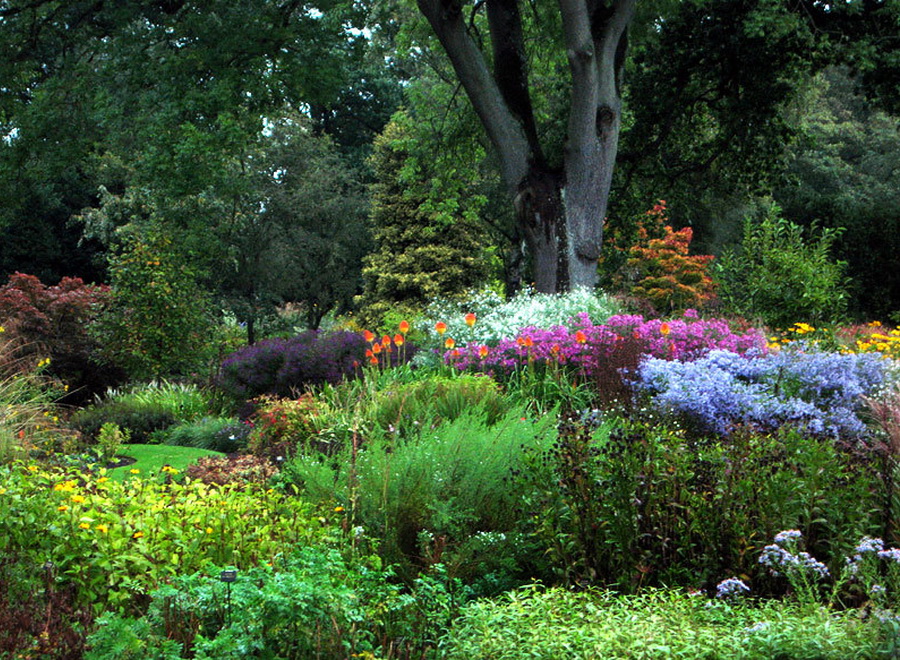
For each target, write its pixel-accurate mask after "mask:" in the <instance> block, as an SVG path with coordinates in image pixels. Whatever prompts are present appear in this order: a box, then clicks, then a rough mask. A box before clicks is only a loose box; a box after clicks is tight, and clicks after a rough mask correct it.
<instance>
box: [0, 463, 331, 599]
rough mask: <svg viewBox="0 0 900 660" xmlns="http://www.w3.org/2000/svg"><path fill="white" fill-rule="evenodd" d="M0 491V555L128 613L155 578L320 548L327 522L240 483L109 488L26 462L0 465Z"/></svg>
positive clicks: (140, 482) (102, 480)
mask: <svg viewBox="0 0 900 660" xmlns="http://www.w3.org/2000/svg"><path fill="white" fill-rule="evenodd" d="M120 469H124V470H129V468H120ZM164 469H165V468H164ZM170 469H171V468H170ZM129 471H130V470H129ZM0 490H2V491H3V497H0V520H2V521H3V532H4V533H3V534H0V555H2V556H4V557H6V558H10V559H12V560H13V562H14V563H15V564H17V565H22V566H31V567H34V566H43V565H45V564H46V563H47V562H51V563H52V565H53V566H54V570H55V571H56V574H57V575H58V580H59V584H65V585H71V587H72V588H73V589H75V591H76V593H77V602H79V603H91V604H93V605H94V606H95V607H96V608H97V609H98V611H99V610H102V609H104V608H108V609H117V610H123V611H127V610H132V609H133V608H136V607H138V605H139V603H140V602H141V599H142V598H143V597H144V595H145V594H147V593H149V591H151V590H153V589H155V588H157V587H158V586H159V585H160V584H161V583H163V582H164V581H166V580H169V579H171V578H172V577H173V576H175V575H180V574H185V573H192V572H194V571H197V570H200V569H202V568H203V567H204V566H207V565H210V564H216V565H229V564H230V565H233V566H236V567H237V568H240V569H247V568H250V567H252V566H257V565H259V564H262V563H265V562H271V561H273V560H275V558H276V557H278V556H279V555H283V554H285V553H286V552H288V551H289V550H290V549H291V548H293V547H297V546H305V545H315V544H318V543H327V542H328V538H329V536H333V533H334V526H333V524H334V523H335V522H337V521H332V522H331V523H329V521H328V519H326V518H325V517H323V516H322V515H321V513H320V512H318V511H316V510H315V509H314V508H313V507H311V506H310V505H309V504H308V503H306V502H304V501H302V500H300V499H298V498H295V497H294V498H291V497H285V496H283V495H281V494H279V493H276V492H274V491H271V490H262V489H259V488H258V487H257V488H254V487H252V486H249V485H242V486H211V485H207V484H203V483H200V482H192V483H186V484H179V483H177V482H172V481H170V482H164V483H157V482H155V481H152V480H145V479H140V478H133V479H129V480H127V481H125V482H124V483H119V482H116V481H115V480H111V479H109V478H108V477H107V476H106V475H105V474H102V473H101V474H99V475H96V476H93V477H92V476H90V475H85V474H80V473H76V474H68V473H64V472H60V471H44V470H41V469H40V468H39V467H38V466H36V465H29V466H8V467H5V468H0ZM335 517H338V516H337V515H335ZM35 529H41V530H43V531H42V533H41V534H35V533H34V530H35Z"/></svg>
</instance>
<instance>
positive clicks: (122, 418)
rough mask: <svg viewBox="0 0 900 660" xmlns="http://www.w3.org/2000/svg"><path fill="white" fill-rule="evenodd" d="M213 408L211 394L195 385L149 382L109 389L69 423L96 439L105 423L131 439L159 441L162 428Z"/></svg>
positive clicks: (76, 414) (202, 414) (205, 412)
mask: <svg viewBox="0 0 900 660" xmlns="http://www.w3.org/2000/svg"><path fill="white" fill-rule="evenodd" d="M213 408H214V406H213V404H212V403H211V401H210V399H209V397H208V396H207V395H206V394H205V393H204V392H203V391H201V390H199V389H198V388H196V387H194V386H192V385H181V384H178V383H169V382H166V381H162V382H155V381H154V382H150V383H146V384H142V385H137V386H134V387H132V388H130V389H124V390H108V391H107V392H106V394H105V395H104V396H103V397H98V398H97V399H96V400H95V401H94V403H93V404H91V405H89V406H87V407H86V408H83V409H81V410H79V411H78V412H76V413H75V414H74V415H73V416H72V418H71V419H70V422H69V423H70V425H71V426H72V427H73V428H75V429H76V430H77V431H79V432H81V433H82V434H83V435H85V436H88V437H92V438H95V437H97V434H98V433H99V432H100V428H101V427H102V426H103V424H105V423H106V422H112V423H115V424H118V425H119V427H121V428H122V429H123V430H128V431H129V432H130V433H131V441H132V442H135V443H146V442H148V441H150V442H152V441H158V440H159V436H160V434H159V431H163V430H165V429H167V428H169V427H170V426H173V425H175V424H177V423H178V422H183V421H191V420H195V419H198V418H200V417H203V416H204V415H208V414H209V413H210V412H211V410H212V409H213Z"/></svg>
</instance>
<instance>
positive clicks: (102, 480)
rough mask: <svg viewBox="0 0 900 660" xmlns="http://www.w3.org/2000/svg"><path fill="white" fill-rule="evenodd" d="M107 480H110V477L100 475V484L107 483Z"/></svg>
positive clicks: (98, 481) (98, 480)
mask: <svg viewBox="0 0 900 660" xmlns="http://www.w3.org/2000/svg"><path fill="white" fill-rule="evenodd" d="M107 481H109V477H100V478H99V479H97V483H98V484H105V483H106V482H107Z"/></svg>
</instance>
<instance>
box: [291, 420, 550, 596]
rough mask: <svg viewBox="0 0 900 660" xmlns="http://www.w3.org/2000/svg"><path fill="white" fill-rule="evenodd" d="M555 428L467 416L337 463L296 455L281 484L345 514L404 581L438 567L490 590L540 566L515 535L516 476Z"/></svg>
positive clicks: (372, 442)
mask: <svg viewBox="0 0 900 660" xmlns="http://www.w3.org/2000/svg"><path fill="white" fill-rule="evenodd" d="M554 422H555V416H553V415H548V416H545V417H544V418H542V419H539V420H536V421H535V420H532V419H530V418H527V417H526V416H524V415H523V412H522V411H521V410H513V411H510V412H509V413H507V414H506V415H505V416H504V417H502V418H501V419H500V420H498V421H497V422H496V423H495V424H494V425H492V426H489V425H488V424H487V423H486V421H485V419H484V417H483V416H481V415H475V414H471V413H466V414H463V415H462V416H460V417H459V418H457V419H456V420H454V421H452V422H449V423H445V424H441V425H439V426H437V427H436V428H433V429H432V428H423V429H421V430H420V432H418V433H416V434H411V435H408V436H406V437H403V436H395V435H392V434H388V436H387V437H380V436H374V437H371V438H369V439H367V440H366V442H364V443H363V444H362V446H361V447H360V446H347V447H345V448H344V449H343V450H342V451H341V452H340V453H339V454H337V455H335V456H332V457H327V456H323V455H321V454H298V455H297V456H296V457H295V458H294V459H293V460H291V461H290V462H289V463H288V464H287V465H286V466H285V467H284V469H283V470H282V475H281V478H282V479H283V480H284V485H285V486H289V485H293V486H296V487H297V488H298V489H299V490H300V492H301V494H302V495H303V497H305V498H308V499H311V500H312V501H318V502H324V503H329V504H332V505H338V506H341V507H344V508H346V509H347V511H348V512H349V516H350V519H351V521H352V524H359V525H362V526H363V528H364V529H366V530H367V531H368V532H369V533H370V534H372V535H374V536H376V537H378V538H379V539H380V540H381V552H382V555H383V556H384V558H385V561H386V562H387V563H390V564H393V563H397V564H398V565H399V566H400V571H401V574H402V575H405V576H407V577H409V576H410V575H414V574H415V573H416V571H417V570H419V569H422V568H424V567H427V566H429V565H431V564H434V563H438V562H440V563H444V564H445V565H446V566H447V568H448V571H449V573H450V575H452V576H459V577H463V578H469V579H471V580H473V581H474V580H475V579H479V580H482V583H483V586H484V587H485V588H488V582H490V583H491V584H494V585H501V584H504V585H505V586H508V584H509V583H510V581H513V580H515V579H521V578H522V575H523V573H524V571H523V566H525V565H529V566H530V563H531V562H533V561H539V557H535V556H533V555H534V553H533V552H532V550H533V548H532V547H531V546H529V545H528V544H527V539H524V538H523V537H522V536H521V535H520V534H518V533H517V532H518V528H519V522H520V519H521V517H522V516H523V515H524V514H523V513H522V510H521V505H522V502H523V493H522V492H521V490H520V488H519V487H518V486H517V483H516V482H515V481H514V480H513V479H512V476H513V475H514V473H515V472H516V471H518V470H522V469H523V468H524V460H525V457H526V453H527V452H528V451H532V452H537V453H541V452H543V451H546V450H547V449H548V447H549V445H550V443H552V441H553V438H554V436H555V431H554Z"/></svg>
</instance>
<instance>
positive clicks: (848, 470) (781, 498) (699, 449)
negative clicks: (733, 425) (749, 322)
mask: <svg viewBox="0 0 900 660" xmlns="http://www.w3.org/2000/svg"><path fill="white" fill-rule="evenodd" d="M876 472H877V466H875V465H873V464H872V462H871V461H870V460H869V459H868V457H866V456H864V455H858V454H851V453H848V452H846V451H844V450H841V449H840V448H838V447H836V446H835V443H834V442H833V441H831V440H828V439H822V438H812V437H806V436H803V435H802V434H800V433H798V432H796V431H791V430H784V431H782V432H778V433H773V434H758V433H753V432H751V431H749V430H744V431H743V432H741V433H736V434H734V435H733V436H732V437H731V438H730V439H729V441H728V442H713V441H706V442H703V441H695V440H690V439H686V438H685V437H683V436H682V435H681V434H679V433H677V432H672V431H668V430H666V429H665V428H664V427H661V426H660V425H659V422H658V420H657V421H654V420H648V421H647V422H646V423H634V422H622V421H617V420H615V419H605V418H604V417H603V416H602V414H599V413H590V414H585V415H584V417H582V418H581V419H577V418H576V419H570V420H568V421H567V422H566V423H565V424H563V425H561V427H560V434H559V439H558V441H557V443H556V444H555V445H553V446H552V447H551V448H550V449H549V450H547V451H546V452H545V453H544V454H543V455H539V454H538V455H535V456H534V457H533V460H532V461H531V462H530V463H529V469H528V470H527V471H526V472H524V473H523V478H527V479H529V480H530V481H531V483H532V484H533V490H532V491H525V492H531V493H533V495H532V497H534V498H535V499H533V500H532V501H531V502H530V503H529V508H530V509H531V510H532V511H535V512H537V514H536V515H535V516H534V517H533V518H531V519H530V521H531V523H532V527H531V529H532V534H533V535H534V536H535V538H536V539H538V540H539V541H540V543H541V544H542V545H543V547H544V548H545V552H546V553H547V554H548V557H549V558H550V559H551V560H552V565H553V566H554V567H555V568H556V570H557V571H558V574H559V576H560V577H561V578H562V579H563V580H564V581H566V582H568V583H578V584H581V583H585V582H586V583H593V584H600V585H610V586H611V585H615V586H616V587H617V588H619V589H622V590H626V591H627V590H635V589H638V588H640V587H642V586H646V585H660V584H688V585H692V586H696V587H704V586H706V587H708V586H710V585H712V584H714V583H715V582H716V581H718V580H719V579H721V576H722V575H725V574H731V575H744V576H750V577H754V578H755V579H758V580H760V583H759V584H760V586H762V585H765V584H767V585H768V587H769V588H770V589H773V588H774V585H772V584H771V583H769V582H766V578H765V575H764V574H763V571H762V570H761V566H760V564H759V563H758V551H759V550H760V549H761V548H762V547H763V545H765V543H767V542H768V539H770V538H772V536H773V535H774V534H775V533H776V532H777V531H779V530H783V529H799V530H802V531H803V534H804V536H805V538H806V543H807V548H808V550H809V551H810V552H812V553H815V554H816V556H819V557H821V558H822V559H823V561H824V562H826V563H827V564H828V565H831V566H835V565H837V564H840V563H841V562H842V561H843V553H844V551H845V549H846V548H847V547H851V546H852V544H853V543H855V542H856V540H857V539H858V538H860V537H861V536H863V535H865V534H871V533H872V532H873V531H874V530H877V529H879V525H880V521H881V519H882V517H883V516H884V512H883V510H882V508H881V505H882V497H881V493H880V482H879V478H878V475H877V474H876Z"/></svg>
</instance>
